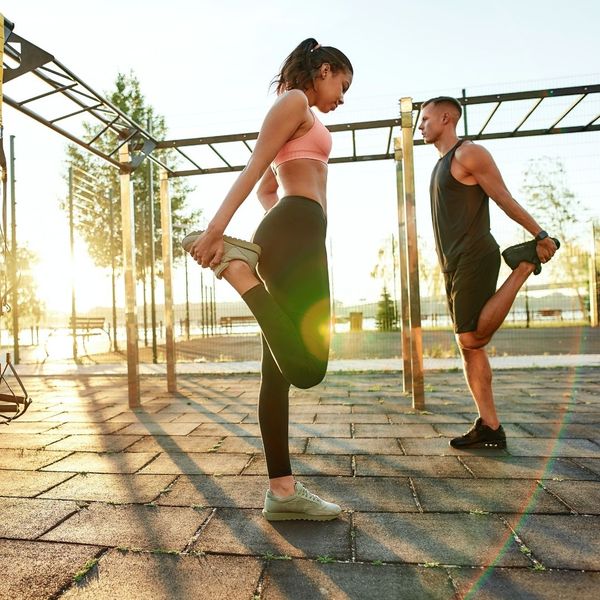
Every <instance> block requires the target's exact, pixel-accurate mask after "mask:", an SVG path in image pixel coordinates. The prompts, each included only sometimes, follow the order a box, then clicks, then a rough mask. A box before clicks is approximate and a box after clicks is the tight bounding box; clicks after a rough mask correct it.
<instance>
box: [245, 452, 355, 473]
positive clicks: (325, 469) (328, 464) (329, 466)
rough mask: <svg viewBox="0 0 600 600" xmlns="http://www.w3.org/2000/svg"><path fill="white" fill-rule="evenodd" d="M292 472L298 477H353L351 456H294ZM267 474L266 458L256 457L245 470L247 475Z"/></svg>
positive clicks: (292, 457)
mask: <svg viewBox="0 0 600 600" xmlns="http://www.w3.org/2000/svg"><path fill="white" fill-rule="evenodd" d="M290 463H291V465H292V471H293V472H294V473H295V474H296V475H330V476H331V475H352V459H351V457H350V456H328V455H316V454H315V455H308V454H294V455H292V456H291V457H290ZM266 473H267V462H266V460H265V457H264V456H254V458H253V459H252V462H251V463H250V464H249V465H248V467H246V468H245V469H244V474H245V475H263V474H266Z"/></svg>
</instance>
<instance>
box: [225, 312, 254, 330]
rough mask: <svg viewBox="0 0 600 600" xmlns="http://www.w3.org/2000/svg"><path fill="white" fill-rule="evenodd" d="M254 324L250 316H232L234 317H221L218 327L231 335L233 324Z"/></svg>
mask: <svg viewBox="0 0 600 600" xmlns="http://www.w3.org/2000/svg"><path fill="white" fill-rule="evenodd" d="M252 323H256V319H255V318H254V317H253V316H252V315H243V316H234V317H221V318H220V319H219V325H220V326H221V327H224V328H225V331H227V332H228V333H231V331H232V328H233V326H234V325H235V324H239V325H251V324H252Z"/></svg>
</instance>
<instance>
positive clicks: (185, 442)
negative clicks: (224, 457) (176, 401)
mask: <svg viewBox="0 0 600 600" xmlns="http://www.w3.org/2000/svg"><path fill="white" fill-rule="evenodd" d="M221 439H222V438H221V437H217V436H212V437H192V436H180V435H178V436H173V437H171V436H168V435H145V436H144V437H143V438H141V439H140V440H139V441H137V442H135V444H132V445H131V446H128V447H127V449H126V452H142V453H147V452H153V453H157V452H168V453H172V452H208V451H209V450H210V449H211V448H214V447H215V446H216V445H217V444H218V443H219V442H220V441H221Z"/></svg>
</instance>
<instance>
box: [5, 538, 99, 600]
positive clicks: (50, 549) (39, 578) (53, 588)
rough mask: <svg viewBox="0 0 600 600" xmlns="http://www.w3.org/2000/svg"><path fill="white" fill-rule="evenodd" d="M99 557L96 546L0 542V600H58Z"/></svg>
mask: <svg viewBox="0 0 600 600" xmlns="http://www.w3.org/2000/svg"><path fill="white" fill-rule="evenodd" d="M97 553H98V548H97V547H95V546H85V545H77V546H74V545H72V544H47V543H46V544H43V543H39V542H26V541H16V540H14V541H13V540H3V539H0V572H1V573H2V577H0V598H2V599H6V600H8V599H11V600H16V599H17V598H18V600H40V599H41V598H52V597H55V595H56V594H58V592H59V591H60V590H61V589H63V588H64V587H65V586H67V585H68V584H69V583H70V582H71V581H72V580H73V577H74V575H75V574H76V573H77V572H79V571H80V570H81V569H82V568H83V566H84V565H85V564H86V563H87V561H88V560H92V559H94V558H95V556H96V555H97Z"/></svg>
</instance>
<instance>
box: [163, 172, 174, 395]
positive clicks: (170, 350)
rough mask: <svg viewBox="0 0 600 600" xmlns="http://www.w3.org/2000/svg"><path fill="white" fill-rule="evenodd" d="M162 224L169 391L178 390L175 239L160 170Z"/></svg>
mask: <svg viewBox="0 0 600 600" xmlns="http://www.w3.org/2000/svg"><path fill="white" fill-rule="evenodd" d="M160 224H161V229H162V259H163V279H164V286H165V310H164V313H165V316H164V318H165V348H166V353H167V391H169V392H176V391H177V375H176V373H175V337H174V315H173V240H172V225H171V201H170V199H169V175H168V173H167V172H166V171H165V170H164V169H161V171H160Z"/></svg>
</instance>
